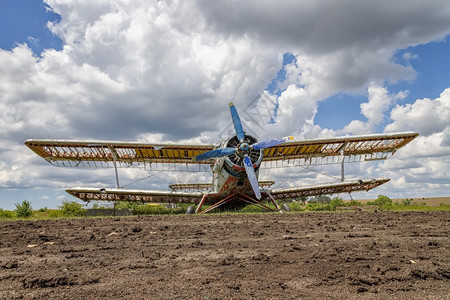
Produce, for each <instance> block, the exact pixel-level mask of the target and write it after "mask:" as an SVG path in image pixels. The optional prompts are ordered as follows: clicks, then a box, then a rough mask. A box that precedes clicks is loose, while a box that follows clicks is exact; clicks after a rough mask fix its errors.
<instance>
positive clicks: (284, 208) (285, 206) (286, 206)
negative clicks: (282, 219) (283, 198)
mask: <svg viewBox="0 0 450 300" xmlns="http://www.w3.org/2000/svg"><path fill="white" fill-rule="evenodd" d="M281 208H282V209H283V210H284V211H286V212H290V211H291V208H290V207H289V205H287V204H286V203H285V204H283V205H282V206H281Z"/></svg>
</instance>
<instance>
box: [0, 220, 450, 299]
mask: <svg viewBox="0 0 450 300" xmlns="http://www.w3.org/2000/svg"><path fill="white" fill-rule="evenodd" d="M449 236H450V213H449V212H347V213H296V214H294V213H285V214H253V215H180V216H141V217H120V218H119V217H112V218H82V219H71V220H45V221H14V222H11V221H8V222H0V299H102V298H103V299H180V298H181V299H450V250H449V249H450V240H449Z"/></svg>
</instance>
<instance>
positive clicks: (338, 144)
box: [264, 132, 418, 166]
mask: <svg viewBox="0 0 450 300" xmlns="http://www.w3.org/2000/svg"><path fill="white" fill-rule="evenodd" d="M417 136H418V133H415V132H405V133H395V134H375V135H367V136H351V137H337V138H330V139H311V140H303V141H293V142H286V143H283V144H280V145H278V146H274V147H271V148H268V149H265V150H264V162H266V163H267V162H269V164H267V165H269V166H270V162H271V161H294V160H298V161H301V160H303V161H304V163H305V164H306V163H308V160H309V161H310V162H311V163H312V164H319V163H320V162H321V161H324V158H327V157H332V158H333V157H334V158H335V159H334V160H333V159H331V160H328V161H327V163H339V162H340V161H342V159H341V158H340V157H341V156H344V157H350V156H352V157H353V159H354V160H355V161H366V160H380V159H386V158H388V157H390V156H391V155H392V154H394V153H395V151H397V150H398V149H400V148H401V147H403V146H404V145H406V144H407V143H409V142H410V141H412V140H413V139H415V138H416V137H417ZM347 160H348V161H351V159H349V158H347ZM274 166H276V164H274Z"/></svg>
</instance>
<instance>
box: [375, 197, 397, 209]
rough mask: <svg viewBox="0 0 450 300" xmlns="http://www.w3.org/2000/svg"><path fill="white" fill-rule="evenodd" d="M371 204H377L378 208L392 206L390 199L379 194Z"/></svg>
mask: <svg viewBox="0 0 450 300" xmlns="http://www.w3.org/2000/svg"><path fill="white" fill-rule="evenodd" d="M373 204H375V205H376V206H378V208H379V209H380V210H388V209H390V208H391V207H392V199H391V198H389V197H387V196H384V195H379V196H378V198H377V199H375V201H374V202H373Z"/></svg>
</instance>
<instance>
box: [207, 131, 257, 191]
mask: <svg viewBox="0 0 450 300" xmlns="http://www.w3.org/2000/svg"><path fill="white" fill-rule="evenodd" d="M256 142H257V140H256V138H254V137H252V136H250V135H245V141H244V142H239V141H238V140H237V138H236V136H233V137H231V138H230V139H228V140H226V141H224V142H222V143H221V144H220V146H219V147H221V148H225V147H236V146H240V145H239V144H244V145H243V147H242V148H243V150H246V151H237V152H236V153H235V154H232V155H229V156H225V157H221V158H217V159H216V161H215V163H214V166H213V170H212V171H213V188H212V191H211V192H213V193H217V196H220V197H221V198H222V197H227V196H229V195H232V194H236V193H240V194H246V195H249V196H254V192H253V190H252V187H251V185H250V181H249V180H248V177H247V174H246V172H245V168H244V165H243V162H242V157H243V154H244V153H247V154H248V155H249V156H250V158H251V160H252V164H253V168H254V170H255V174H256V178H258V175H259V166H260V164H261V161H262V159H263V151H262V150H253V149H248V150H247V149H246V148H245V147H246V145H245V144H253V143H256ZM247 147H248V146H247Z"/></svg>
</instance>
